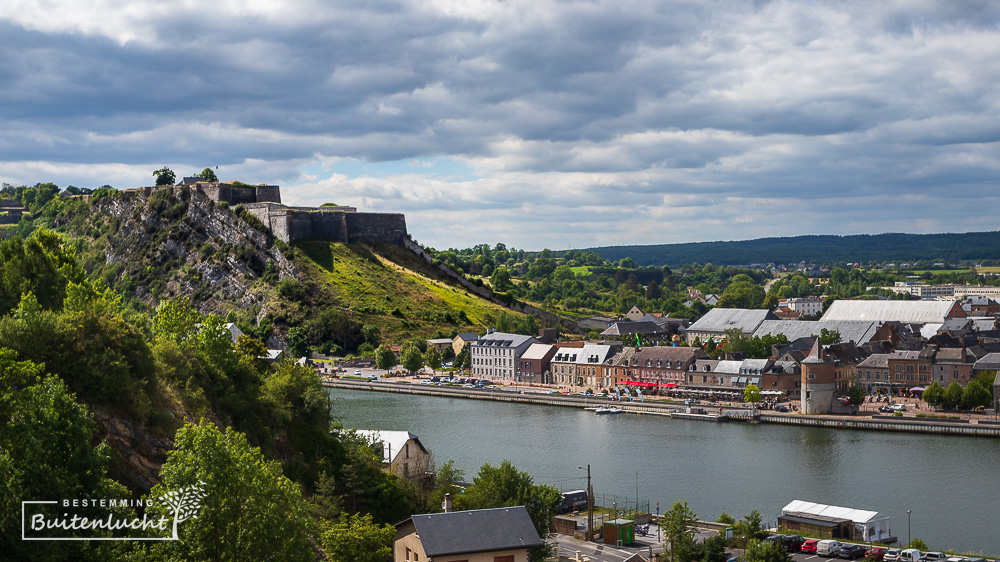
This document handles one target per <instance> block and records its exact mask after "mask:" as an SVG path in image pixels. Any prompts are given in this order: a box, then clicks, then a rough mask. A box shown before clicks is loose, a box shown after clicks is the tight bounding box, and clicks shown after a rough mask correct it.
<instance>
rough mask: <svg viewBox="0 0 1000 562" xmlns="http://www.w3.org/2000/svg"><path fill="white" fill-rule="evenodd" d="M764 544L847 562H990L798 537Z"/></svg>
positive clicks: (776, 537) (772, 539)
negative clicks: (861, 561) (861, 560)
mask: <svg viewBox="0 0 1000 562" xmlns="http://www.w3.org/2000/svg"><path fill="white" fill-rule="evenodd" d="M764 541H765V542H775V543H778V544H780V545H781V546H782V547H784V548H785V550H787V551H788V552H804V553H806V554H817V555H819V556H826V557H827V558H843V559H845V560H857V559H858V558H868V559H871V560H876V561H882V562H990V561H988V560H986V559H984V558H968V557H964V556H951V557H949V556H948V555H947V554H944V553H941V552H923V551H920V550H918V549H916V548H906V549H902V548H889V547H887V546H873V547H868V546H866V545H863V544H852V543H842V542H840V541H838V540H833V539H828V540H822V539H807V538H804V537H800V536H799V535H771V536H770V537H767V538H766V539H764Z"/></svg>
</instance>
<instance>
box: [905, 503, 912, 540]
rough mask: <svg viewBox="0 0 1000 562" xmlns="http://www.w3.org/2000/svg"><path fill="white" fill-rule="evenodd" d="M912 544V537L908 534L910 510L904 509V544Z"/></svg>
mask: <svg viewBox="0 0 1000 562" xmlns="http://www.w3.org/2000/svg"><path fill="white" fill-rule="evenodd" d="M911 544H913V538H912V537H911V536H910V510H909V509H907V510H906V546H907V548H909V546H910V545H911Z"/></svg>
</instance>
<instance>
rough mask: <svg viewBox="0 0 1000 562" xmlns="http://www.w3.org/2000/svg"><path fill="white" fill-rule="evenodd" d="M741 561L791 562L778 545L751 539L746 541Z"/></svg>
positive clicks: (786, 553)
mask: <svg viewBox="0 0 1000 562" xmlns="http://www.w3.org/2000/svg"><path fill="white" fill-rule="evenodd" d="M743 559H744V560H746V562H791V560H792V557H791V556H790V555H789V554H788V551H786V550H785V548H784V547H783V546H781V544H780V543H777V542H764V541H761V540H759V539H751V540H749V541H747V547H746V553H744V555H743Z"/></svg>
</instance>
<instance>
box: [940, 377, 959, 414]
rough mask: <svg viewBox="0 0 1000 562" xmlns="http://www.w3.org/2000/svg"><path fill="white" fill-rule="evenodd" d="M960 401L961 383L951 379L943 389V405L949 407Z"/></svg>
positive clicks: (956, 404) (957, 404)
mask: <svg viewBox="0 0 1000 562" xmlns="http://www.w3.org/2000/svg"><path fill="white" fill-rule="evenodd" d="M961 403H962V385H960V384H958V381H951V384H949V385H948V388H946V389H945V391H944V407H945V408H948V409H951V408H955V407H957V406H959V405H960V404H961Z"/></svg>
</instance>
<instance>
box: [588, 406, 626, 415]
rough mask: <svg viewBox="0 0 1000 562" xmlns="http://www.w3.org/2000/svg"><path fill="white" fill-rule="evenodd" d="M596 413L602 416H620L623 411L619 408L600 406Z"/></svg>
mask: <svg viewBox="0 0 1000 562" xmlns="http://www.w3.org/2000/svg"><path fill="white" fill-rule="evenodd" d="M594 412H595V413H597V415H599V416H602V415H604V414H620V413H622V409H621V408H619V407H617V406H598V407H597V409H596V410H594Z"/></svg>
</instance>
